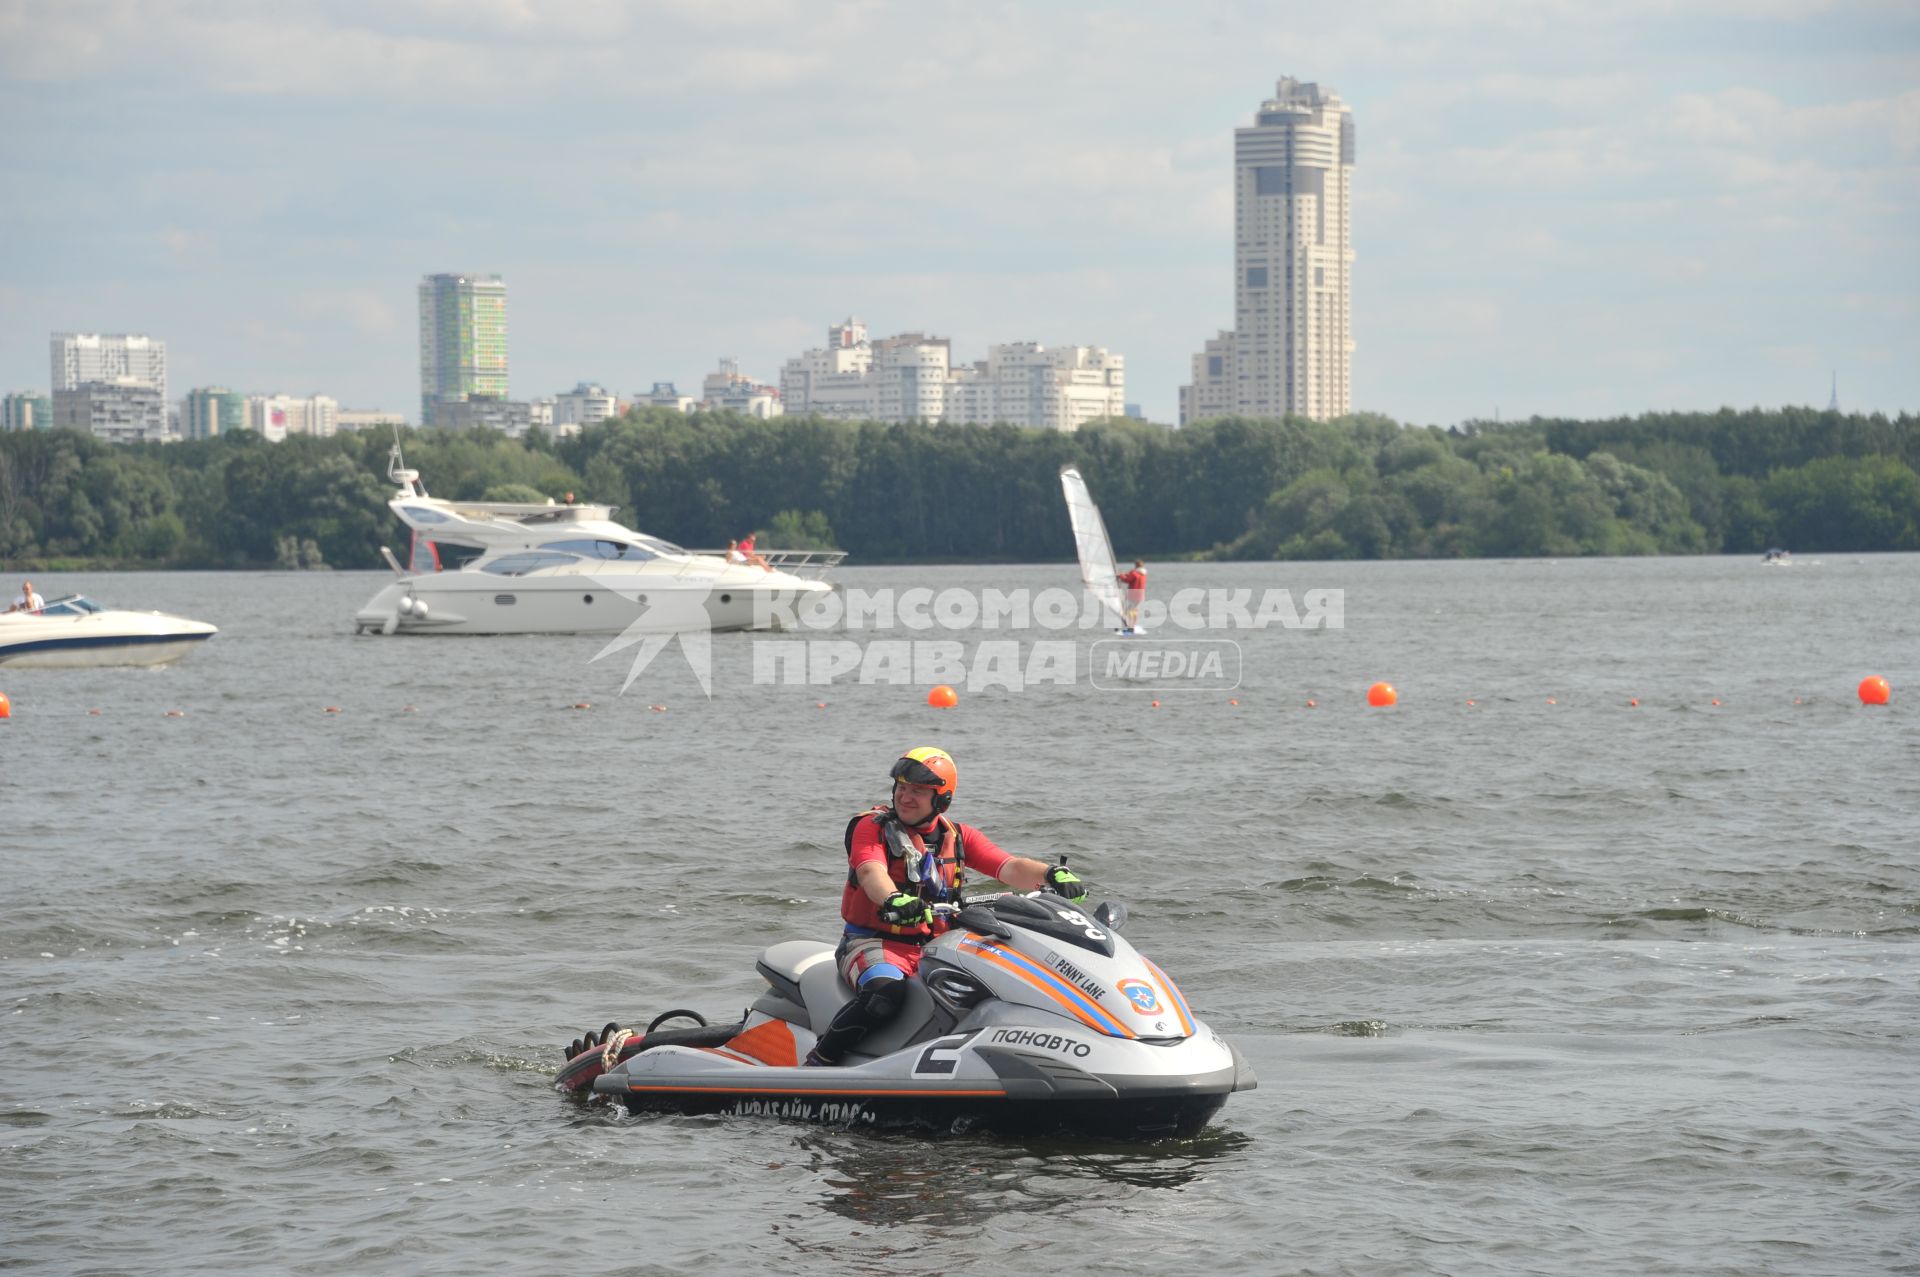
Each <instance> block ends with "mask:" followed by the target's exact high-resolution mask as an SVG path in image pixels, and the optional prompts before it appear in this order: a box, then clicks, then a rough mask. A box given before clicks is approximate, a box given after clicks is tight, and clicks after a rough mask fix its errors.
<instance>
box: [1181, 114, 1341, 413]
mask: <svg viewBox="0 0 1920 1277" xmlns="http://www.w3.org/2000/svg"><path fill="white" fill-rule="evenodd" d="M1353 159H1354V140H1353V115H1352V112H1351V111H1349V110H1348V108H1347V105H1346V103H1344V102H1342V101H1341V100H1340V98H1339V96H1338V95H1337V94H1335V93H1334V92H1333V91H1332V90H1331V89H1323V88H1322V87H1321V86H1320V85H1318V84H1303V83H1301V82H1300V81H1298V80H1294V79H1284V80H1281V81H1280V83H1279V84H1278V85H1277V86H1276V88H1275V90H1274V95H1273V97H1271V98H1269V99H1268V100H1267V101H1265V102H1263V103H1261V104H1260V109H1259V111H1257V112H1256V113H1255V115H1254V121H1253V124H1252V126H1251V127H1248V128H1240V129H1235V130H1234V134H1233V186H1234V198H1233V210H1234V211H1233V228H1234V235H1233V241H1234V249H1233V258H1234V261H1233V267H1234V285H1233V298H1234V328H1233V331H1232V332H1226V333H1222V334H1220V336H1219V337H1217V338H1214V339H1213V340H1210V341H1209V342H1207V347H1206V350H1205V351H1203V352H1202V353H1201V354H1199V355H1196V356H1194V361H1193V382H1192V384H1191V385H1188V386H1183V387H1181V390H1180V420H1181V423H1182V424H1183V425H1184V424H1185V423H1187V422H1189V421H1196V420H1199V419H1201V418H1203V417H1209V416H1217V415H1219V414H1221V413H1236V414H1240V415H1243V416H1249V417H1282V416H1286V415H1288V414H1292V415H1295V416H1303V417H1313V418H1317V419H1319V420H1323V421H1324V420H1326V419H1328V418H1330V417H1338V416H1342V415H1344V414H1346V413H1348V412H1351V411H1352V410H1353V325H1352V297H1353V292H1352V283H1351V280H1352V269H1353V240H1352V216H1351V197H1352V191H1353Z"/></svg>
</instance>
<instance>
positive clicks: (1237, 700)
mask: <svg viewBox="0 0 1920 1277" xmlns="http://www.w3.org/2000/svg"><path fill="white" fill-rule="evenodd" d="M1239 703H1240V698H1239V697H1238V696H1229V697H1227V704H1229V705H1238V704H1239Z"/></svg>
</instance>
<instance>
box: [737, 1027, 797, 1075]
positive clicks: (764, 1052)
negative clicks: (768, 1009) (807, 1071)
mask: <svg viewBox="0 0 1920 1277" xmlns="http://www.w3.org/2000/svg"><path fill="white" fill-rule="evenodd" d="M727 1049H728V1050H729V1051H738V1052H739V1053H740V1054H742V1055H746V1056H751V1057H752V1058H753V1061H754V1063H756V1064H771V1065H773V1066H774V1067H775V1068H789V1069H790V1068H792V1067H793V1066H794V1065H796V1064H798V1063H800V1050H799V1047H798V1046H797V1045H796V1044H795V1042H794V1040H793V1028H792V1026H791V1025H789V1024H787V1022H786V1021H784V1020H767V1021H765V1022H764V1023H761V1024H756V1025H754V1026H753V1027H752V1028H751V1029H748V1030H747V1031H746V1032H745V1033H737V1034H735V1035H734V1036H733V1039H732V1040H731V1041H729V1042H728V1043H727Z"/></svg>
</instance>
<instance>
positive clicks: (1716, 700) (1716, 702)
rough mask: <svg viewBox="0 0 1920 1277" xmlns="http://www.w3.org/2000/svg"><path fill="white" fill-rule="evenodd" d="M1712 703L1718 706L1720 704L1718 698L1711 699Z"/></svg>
mask: <svg viewBox="0 0 1920 1277" xmlns="http://www.w3.org/2000/svg"><path fill="white" fill-rule="evenodd" d="M1713 703H1714V704H1715V705H1718V704H1719V703H1720V698H1719V697H1718V696H1716V697H1714V698H1713Z"/></svg>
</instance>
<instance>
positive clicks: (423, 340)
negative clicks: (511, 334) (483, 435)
mask: <svg viewBox="0 0 1920 1277" xmlns="http://www.w3.org/2000/svg"><path fill="white" fill-rule="evenodd" d="M475 395H483V396H486V397H487V398H491V399H505V398H506V397H507V286H506V284H505V283H503V282H502V281H501V279H500V277H499V276H498V275H428V276H427V277H426V278H425V279H423V280H421V281H420V423H421V424H422V425H432V424H433V421H434V405H435V404H436V403H439V402H441V401H443V400H453V401H459V400H464V399H468V398H471V397H473V396H475Z"/></svg>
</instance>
